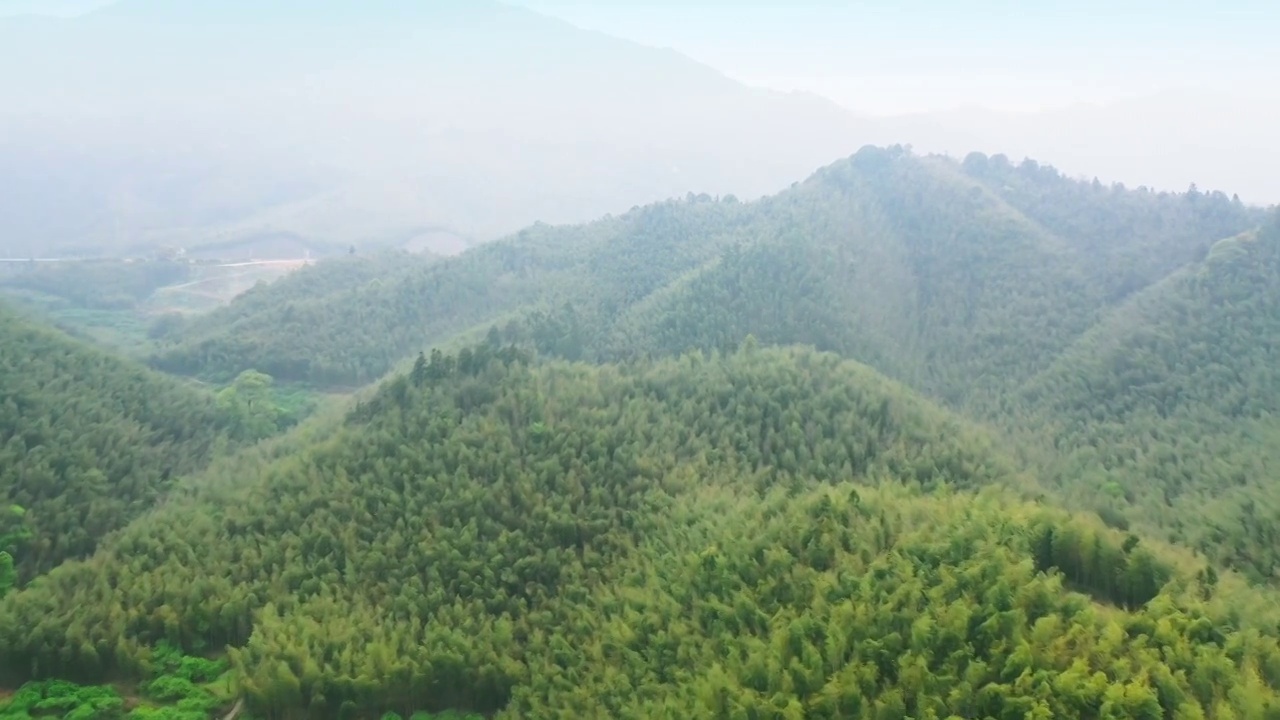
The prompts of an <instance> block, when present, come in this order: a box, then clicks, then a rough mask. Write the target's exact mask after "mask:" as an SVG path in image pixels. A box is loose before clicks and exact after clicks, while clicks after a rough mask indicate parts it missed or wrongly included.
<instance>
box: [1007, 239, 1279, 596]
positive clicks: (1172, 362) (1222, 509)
mask: <svg viewBox="0 0 1280 720" xmlns="http://www.w3.org/2000/svg"><path fill="white" fill-rule="evenodd" d="M1277 278H1280V214H1273V215H1272V217H1271V218H1270V219H1269V220H1268V221H1267V222H1266V224H1265V225H1264V226H1263V227H1262V228H1261V229H1260V230H1258V231H1254V232H1250V233H1246V234H1243V235H1240V236H1238V237H1234V238H1230V239H1226V240H1223V241H1221V242H1219V243H1217V244H1216V245H1214V247H1213V249H1212V250H1211V251H1210V252H1209V253H1208V255H1207V256H1206V257H1205V258H1204V259H1203V260H1202V261H1200V262H1197V263H1194V264H1191V265H1189V266H1187V267H1186V268H1184V269H1182V270H1179V271H1178V272H1176V273H1174V274H1172V275H1171V276H1170V277H1169V278H1167V279H1166V280H1164V281H1162V282H1160V283H1158V284H1156V285H1154V286H1152V287H1150V288H1148V289H1146V290H1144V291H1143V292H1141V293H1139V294H1138V295H1136V296H1135V297H1133V298H1132V299H1131V300H1130V301H1128V302H1126V303H1125V304H1123V305H1122V306H1121V307H1119V308H1117V309H1116V310H1114V311H1113V312H1112V313H1111V314H1109V315H1108V316H1107V317H1106V318H1105V319H1104V320H1103V321H1102V322H1100V323H1098V325H1097V326H1096V327H1095V328H1093V329H1091V330H1090V331H1089V333H1087V334H1086V335H1085V336H1083V337H1082V338H1080V340H1078V341H1077V342H1076V343H1075V344H1074V345H1073V346H1072V347H1071V348H1070V349H1068V350H1067V351H1066V352H1065V353H1063V355H1062V357H1061V358H1060V359H1059V360H1057V361H1056V362H1055V363H1054V365H1053V367H1051V368H1050V369H1048V370H1047V371H1046V372H1044V373H1043V374H1042V375H1040V376H1039V377H1037V378H1035V379H1034V380H1033V381H1031V382H1029V383H1028V384H1027V386H1026V387H1025V388H1024V389H1022V390H1021V391H1020V393H1019V394H1018V396H1017V400H1018V401H1019V402H1018V404H1019V406H1020V407H1022V408H1026V409H1028V410H1029V412H1028V415H1027V416H1026V417H1024V418H1023V422H1024V423H1025V424H1026V425H1027V426H1028V427H1033V428H1036V430H1037V432H1039V433H1041V434H1043V435H1044V436H1045V437H1046V438H1047V439H1048V441H1049V442H1050V443H1051V444H1052V446H1054V447H1056V448H1059V449H1060V451H1061V452H1060V457H1059V459H1058V460H1057V461H1056V462H1055V463H1054V464H1053V466H1052V467H1053V475H1054V477H1056V478H1057V482H1058V483H1059V484H1060V485H1062V486H1063V487H1064V489H1065V490H1066V492H1067V493H1069V494H1070V495H1072V496H1073V497H1075V498H1076V502H1078V503H1080V504H1082V505H1087V504H1090V503H1092V504H1094V505H1096V506H1097V507H1099V508H1104V509H1105V510H1106V511H1108V513H1109V514H1110V515H1111V516H1112V517H1114V518H1117V519H1124V521H1125V522H1128V521H1129V520H1132V521H1133V522H1134V524H1135V526H1141V527H1146V528H1152V527H1163V528H1165V529H1166V532H1167V534H1168V536H1169V538H1170V539H1172V540H1175V541H1178V542H1182V543H1185V544H1187V545H1190V546H1192V547H1195V548H1197V549H1198V550H1200V551H1201V552H1203V553H1204V554H1206V555H1207V556H1209V557H1214V558H1217V559H1218V560H1219V562H1221V563H1222V564H1223V565H1229V566H1232V567H1237V568H1240V569H1241V570H1242V571H1244V572H1245V573H1246V574H1247V575H1249V576H1250V577H1252V578H1253V579H1254V580H1256V581H1259V582H1265V581H1275V580H1276V579H1277V577H1278V572H1280V557H1278V556H1277V554H1276V544H1275V539H1276V538H1277V532H1280V506H1278V505H1277V504H1276V502H1275V499H1274V492H1273V491H1272V487H1271V482H1272V479H1273V478H1274V477H1275V473H1276V468H1277V467H1280V454H1277V448H1280V445H1278V444H1277V441H1280V420H1278V419H1277V418H1278V417H1280V377H1277V374H1276V373H1277V367H1280V358H1277V352H1280V349H1278V348H1280V326H1277V318H1280V283H1277Z"/></svg>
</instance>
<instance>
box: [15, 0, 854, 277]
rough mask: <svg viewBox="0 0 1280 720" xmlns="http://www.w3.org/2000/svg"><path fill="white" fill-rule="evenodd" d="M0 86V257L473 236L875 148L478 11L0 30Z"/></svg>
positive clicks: (285, 14)
mask: <svg viewBox="0 0 1280 720" xmlns="http://www.w3.org/2000/svg"><path fill="white" fill-rule="evenodd" d="M226 47H236V48H237V53H236V55H235V57H234V58H230V57H225V56H224V53H223V52H222V49H224V48H226ZM157 56H163V57H165V58H166V62H165V63H163V64H156V63H154V62H153V61H152V59H153V58H154V57H157ZM213 58H218V59H217V60H216V61H215V60H213ZM86 67H92V68H93V69H94V72H93V73H86V72H84V68H86ZM0 88H4V90H3V91H2V94H0V108H3V109H2V110H0V169H2V170H0V189H2V190H4V192H0V225H3V226H5V227H10V228H14V229H15V232H13V233H12V234H10V235H9V239H6V240H4V241H3V244H0V254H17V255H18V256H25V255H26V254H27V253H28V252H34V251H36V250H37V249H38V250H40V251H42V252H67V251H72V250H92V249H94V248H97V249H99V250H100V249H102V248H119V247H122V246H126V245H128V246H132V245H136V244H142V245H145V244H156V243H160V242H163V243H165V244H168V243H177V244H180V245H187V246H191V245H194V244H198V243H200V242H205V241H208V240H213V239H218V240H221V241H226V240H229V239H236V238H242V239H246V240H252V239H253V238H255V237H257V236H260V235H262V234H264V233H281V232H285V233H291V234H294V235H297V236H299V237H301V238H303V239H305V240H307V241H309V242H312V243H342V244H344V245H345V244H346V243H350V242H360V243H363V244H377V243H383V244H387V243H398V242H401V241H402V240H403V238H404V237H406V236H407V235H412V234H414V233H417V232H420V231H421V230H422V229H423V228H447V229H449V230H450V231H452V232H455V233H458V234H461V235H463V236H467V237H478V238H481V239H490V238H493V237H496V236H499V235H502V234H505V233H509V232H512V231H514V230H517V229H518V228H520V227H523V226H525V225H528V224H530V223H532V222H534V221H537V220H544V221H549V222H581V221H586V220H589V219H591V218H594V217H598V216H600V215H602V214H604V213H607V212H621V211H625V210H626V209H627V208H629V207H632V206H633V205H636V204H640V203H647V202H653V201H657V200H661V199H663V198H667V197H671V196H678V195H683V194H685V193H686V192H689V191H695V192H701V191H706V192H713V193H737V194H740V195H744V196H759V195H763V194H766V193H769V192H774V191H776V190H778V189H780V188H782V187H785V186H786V185H787V184H788V183H790V182H793V181H794V180H796V179H798V178H800V177H802V176H803V175H804V174H805V173H806V172H808V171H809V170H810V169H811V168H813V167H815V166H817V165H818V164H819V163H821V162H823V161H825V160H826V159H827V158H830V157H832V156H836V155H840V154H845V153H848V152H850V151H852V150H853V149H854V148H855V147H856V146H857V145H859V144H861V143H863V142H870V141H875V140H876V139H877V138H876V137H875V136H874V135H873V134H872V133H873V132H874V130H873V129H872V128H871V127H870V126H869V124H868V123H865V122H862V121H860V120H857V119H855V118H853V117H852V116H850V115H849V114H848V113H847V112H845V111H844V110H843V109H841V108H838V107H837V106H835V105H834V104H831V103H826V102H820V101H815V100H814V99H813V98H809V97H803V96H792V95H785V94H779V93H773V92H767V91H762V90H756V89H753V88H749V87H746V86H743V85H740V84H738V83H736V82H733V81H731V80H729V79H728V78H726V77H725V76H723V75H721V74H719V73H717V72H716V71H714V70H712V69H710V68H708V67H706V66H703V65H700V64H698V63H696V62H694V61H692V60H690V59H689V58H686V57H684V56H681V55H679V54H677V53H675V52H672V51H669V50H659V49H654V48H647V47H643V46H639V45H635V44H633V43H630V42H626V41H623V40H619V39H615V38H610V37H607V36H604V35H600V34H598V33H593V32H587V31H583V30H579V29H577V28H574V27H572V26H570V25H568V24H565V23H563V22H560V21H558V20H553V19H551V18H548V17H544V16H540V15H538V14H535V13H533V12H530V11H527V10H524V9H520V8H515V7H509V6H506V5H502V4H500V3H496V2H490V1H488V0H484V1H468V2H465V3H462V2H417V3H406V2H390V1H386V2H374V3H360V4H359V5H358V6H353V5H351V4H350V3H342V2H325V3H321V4H316V3H298V2H292V1H290V0H269V1H268V2H257V3H241V2H231V3H217V4H216V7H213V6H210V5H209V3H203V2H197V1H196V0H177V1H175V2H166V3H155V2H143V1H141V0H121V1H120V2H119V3H116V4H115V5H113V6H111V7H108V8H104V9H102V10H100V11H97V12H94V13H90V14H88V15H86V16H83V17H80V18H75V19H51V18H42V19H37V18H11V19H0ZM51 88H57V92H52V91H51V90H50V89H51ZM139 118H145V120H140V119H139Z"/></svg>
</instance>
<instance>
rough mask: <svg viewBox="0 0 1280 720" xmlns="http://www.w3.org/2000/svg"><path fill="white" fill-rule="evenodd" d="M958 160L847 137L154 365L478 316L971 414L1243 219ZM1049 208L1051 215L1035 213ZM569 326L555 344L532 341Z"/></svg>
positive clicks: (231, 367) (359, 368)
mask: <svg viewBox="0 0 1280 720" xmlns="http://www.w3.org/2000/svg"><path fill="white" fill-rule="evenodd" d="M991 164H993V165H997V166H998V163H991ZM969 166H972V162H971V163H969ZM965 168H966V166H963V165H960V164H958V163H955V162H952V161H950V160H946V159H944V158H935V157H927V158H923V157H917V156H913V155H911V154H909V153H907V152H905V151H903V150H902V149H900V148H889V149H878V148H864V149H863V150H862V151H860V152H858V153H857V154H856V155H854V156H853V157H851V158H849V159H847V160H843V161H841V162H838V163H835V164H833V165H831V166H829V167H827V168H824V169H823V170H821V171H819V172H818V173H816V174H814V175H813V176H812V177H811V178H809V179H808V180H807V181H806V182H804V183H800V184H798V185H797V186H795V187H793V188H792V189H790V190H788V191H786V192H784V193H781V194H779V195H777V196H774V197H770V198H767V199H765V200H762V201H759V202H754V203H741V202H738V201H736V200H733V199H727V200H721V201H715V200H713V199H711V198H709V197H705V196H700V197H690V198H687V199H686V200H685V201H683V202H668V203H663V204H660V205H655V206H650V207H646V208H642V209H638V210H635V211H632V212H630V213H628V214H626V215H624V216H621V217H617V218H608V219H605V220H602V221H599V222H596V223H593V224H590V225H585V226H576V227H547V226H536V227H534V228H530V229H529V230H526V231H524V232H522V233H520V234H518V235H516V236H513V237H511V238H508V239H507V240H504V241H500V242H497V243H494V244H491V245H489V246H485V247H481V248H477V249H475V250H472V251H470V252H468V253H465V254H464V255H462V256H460V257H457V258H453V259H449V260H447V261H443V262H440V263H439V264H437V265H434V266H432V267H429V268H425V269H412V268H410V269H406V271H405V273H404V274H403V275H398V276H394V275H393V276H389V277H387V278H384V279H383V280H382V282H381V283H379V285H378V286H377V287H373V286H372V285H371V286H366V287H364V288H361V289H360V290H358V291H355V292H353V293H351V294H347V295H343V296H342V297H341V298H338V297H334V298H332V299H331V300H330V301H329V302H321V303H316V304H311V305H308V307H307V314H306V316H305V317H304V318H296V319H289V318H286V317H285V316H284V309H283V308H284V305H285V304H286V303H287V302H288V296H287V294H285V293H283V292H281V293H280V294H279V295H275V297H276V298H277V302H276V303H274V304H275V307H272V308H267V309H265V311H264V312H261V313H258V314H254V315H242V316H240V319H239V320H237V321H235V322H234V323H232V322H230V321H229V319H230V317H231V314H232V313H233V312H236V311H235V310H234V309H233V308H235V305H234V304H233V305H232V309H228V310H227V311H224V312H222V313H219V314H214V315H210V316H209V317H208V318H206V319H205V320H202V321H199V322H198V323H196V324H195V325H193V327H192V328H190V329H189V331H188V332H186V333H184V334H182V335H179V336H178V337H176V338H175V345H174V346H173V347H170V348H167V349H165V350H164V351H163V352H162V353H161V354H160V355H159V356H158V358H157V364H158V366H159V367H162V368H164V369H166V370H170V371H175V372H183V373H196V374H206V375H210V374H217V373H221V374H227V373H234V372H236V371H238V370H240V369H243V368H245V367H258V368H265V367H267V366H268V365H269V364H272V363H274V365H272V367H273V368H274V370H275V371H274V372H272V374H273V375H282V376H287V377H292V378H300V379H307V380H310V381H312V382H357V381H362V380H368V379H371V378H373V377H377V376H378V375H380V374H381V373H382V372H385V371H386V370H387V369H388V368H390V367H391V364H392V363H393V362H395V360H396V359H398V358H403V357H405V356H409V355H411V354H412V353H414V352H416V351H417V350H420V349H422V348H423V347H425V346H427V345H429V344H431V343H433V342H439V341H441V340H444V339H446V338H447V337H448V336H450V335H451V334H453V333H456V332H459V331H461V330H463V329H466V328H468V327H471V326H474V325H476V324H481V323H486V324H493V323H497V324H499V325H500V326H502V327H503V328H504V331H507V332H508V337H513V338H514V337H531V336H534V335H538V336H541V337H544V342H541V344H540V349H542V350H543V351H552V352H561V353H569V354H568V356H569V357H597V358H618V357H630V356H634V355H637V354H651V353H657V354H671V353H675V352H679V351H681V350H683V349H685V348H708V347H726V346H729V345H731V344H732V343H736V342H739V341H741V339H742V338H743V337H744V336H745V335H746V334H747V333H754V334H756V335H757V337H758V338H759V339H760V340H761V341H763V342H766V343H790V342H802V343H809V344H813V345H816V346H817V347H819V348H821V349H827V350H833V351H838V352H841V353H843V354H845V355H847V356H849V357H853V358H856V359H859V360H862V361H864V362H868V363H871V364H873V365H874V366H875V367H877V368H878V369H881V370H882V371H884V372H886V373H888V374H890V375H892V376H894V377H896V378H898V379H901V380H904V381H906V382H908V383H910V384H912V385H913V386H915V387H917V388H919V389H923V390H925V391H926V392H928V393H930V394H932V395H934V396H936V397H939V398H942V399H944V400H945V401H947V402H948V403H951V404H954V405H979V404H981V405H983V406H989V405H991V404H993V403H995V402H996V399H997V398H998V397H1000V396H1001V393H1003V392H1005V391H1006V390H1008V389H1010V388H1011V387H1013V386H1015V385H1016V384H1017V383H1019V382H1022V381H1025V380H1027V379H1030V378H1031V377H1032V376H1034V375H1035V374H1036V373H1038V372H1041V371H1043V370H1045V369H1047V368H1048V367H1049V365H1050V364H1051V363H1052V362H1053V360H1054V359H1055V358H1056V357H1057V355H1058V354H1059V353H1061V352H1062V351H1063V350H1065V349H1066V348H1067V347H1069V346H1070V344H1071V343H1072V342H1074V341H1075V340H1076V339H1078V338H1079V337H1080V336H1081V335H1082V334H1083V333H1084V332H1085V331H1086V330H1088V328H1089V327H1091V326H1092V325H1093V324H1094V323H1095V322H1097V320H1098V319H1099V318H1101V317H1102V315H1103V314H1104V312H1105V311H1106V310H1107V309H1108V308H1110V307H1113V306H1115V305H1116V304H1117V303H1119V302H1120V301H1122V300H1123V298H1124V297H1125V296H1126V295H1127V294H1129V293H1131V292H1133V291H1134V290H1137V289H1140V288H1141V287H1144V286H1145V285H1147V284H1150V283H1151V282H1154V281H1155V280H1158V279H1159V278H1161V277H1163V276H1164V275H1166V274H1167V273H1168V272H1170V271H1171V270H1173V269H1174V268H1176V267H1178V266H1179V265H1180V264H1181V263H1183V262H1186V261H1187V260H1190V259H1193V258H1195V257H1197V256H1198V254H1202V253H1203V251H1204V249H1205V248H1207V247H1208V245H1209V244H1210V243H1212V242H1214V241H1216V240H1218V239H1221V238H1223V237H1227V236H1230V235H1234V234H1236V233H1239V232H1241V231H1243V230H1245V229H1247V228H1249V227H1252V226H1253V225H1254V224H1255V223H1256V222H1257V220H1258V218H1259V217H1260V213H1259V212H1258V211H1255V210H1253V209H1250V208H1246V207H1243V206H1241V205H1239V204H1236V203H1232V202H1231V201H1229V200H1227V199H1226V198H1225V197H1224V196H1217V195H1215V196H1205V195H1197V196H1191V195H1171V194H1161V195H1157V194H1152V193H1141V192H1137V191H1121V190H1110V189H1108V190H1095V189H1093V188H1092V187H1091V186H1090V185H1089V184H1086V183H1080V182H1077V181H1070V180H1066V179H1065V178H1062V177H1061V176H1059V175H1057V174H1056V173H1052V172H1051V171H1047V170H1041V169H1040V168H1039V166H1035V165H1034V164H1030V165H1024V166H1023V168H1020V169H1008V170H1004V171H991V172H989V173H988V174H987V175H981V176H979V174H975V173H970V172H966V169H965ZM997 170H998V167H997ZM1010 174H1017V175H1018V176H1019V177H1021V178H1022V179H1021V180H1017V179H1014V178H1011V177H1008V175H1010ZM1059 201H1061V202H1062V203H1064V204H1065V205H1066V206H1068V207H1072V208H1074V212H1072V214H1071V215H1070V216H1069V217H1066V218H1064V217H1062V216H1060V215H1055V214H1054V211H1053V210H1052V208H1053V207H1054V206H1055V203H1057V202H1059ZM1020 207H1022V208H1026V209H1027V212H1026V213H1024V212H1022V211H1021V210H1020V209H1019V208H1020ZM264 292H265V293H271V292H272V291H271V289H270V288H268V289H266V290H264ZM566 305H567V307H566ZM695 309H696V310H695ZM548 316H549V317H548ZM521 318H525V319H524V320H521ZM573 327H576V328H577V330H571V329H570V328H573ZM571 332H572V333H575V340H574V341H573V342H571V343H566V342H563V341H561V340H552V339H551V338H552V336H555V335H557V333H559V334H560V335H564V334H566V333H571ZM269 372H270V371H269Z"/></svg>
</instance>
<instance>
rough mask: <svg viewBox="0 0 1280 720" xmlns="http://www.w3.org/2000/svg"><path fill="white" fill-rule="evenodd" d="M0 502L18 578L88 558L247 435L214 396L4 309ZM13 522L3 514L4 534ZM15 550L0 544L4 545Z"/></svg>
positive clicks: (0, 314) (0, 324)
mask: <svg viewBox="0 0 1280 720" xmlns="http://www.w3.org/2000/svg"><path fill="white" fill-rule="evenodd" d="M0 397H2V398H3V400H0V506H3V507H5V508H8V507H10V506H17V507H19V508H21V509H22V510H23V511H24V512H23V513H22V514H21V515H20V516H16V517H17V518H18V520H17V521H20V524H21V529H22V534H23V535H24V536H26V539H25V541H24V542H22V543H21V544H20V545H19V546H18V547H17V548H16V553H15V554H14V557H16V558H17V568H18V570H19V575H20V577H21V578H24V579H26V578H31V577H34V576H35V575H37V574H39V573H41V572H43V571H45V570H48V569H50V568H52V567H54V566H56V565H58V564H59V563H61V562H62V561H64V560H66V559H68V558H76V557H82V556H85V555H87V554H89V553H91V552H92V551H93V550H94V548H95V547H96V546H97V544H98V543H99V542H100V541H101V540H102V538H103V537H105V536H107V535H108V534H110V533H111V532H114V531H116V530H118V529H120V528H122V527H124V526H125V525H127V524H128V523H129V521H131V520H132V519H134V518H136V517H138V516H139V515H141V514H143V513H144V512H145V511H146V510H147V509H148V508H150V507H152V506H154V505H155V504H157V503H158V502H159V501H160V500H161V498H162V497H163V496H164V495H165V493H166V491H167V490H168V488H170V487H171V486H172V484H173V483H174V482H175V481H176V480H177V478H178V477H179V476H181V475H183V474H185V473H190V472H193V471H196V470H198V469H200V468H202V467H204V465H205V464H207V463H208V462H209V460H210V459H211V458H212V457H213V456H214V455H215V454H216V453H217V452H219V450H220V449H221V448H226V447H227V446H229V445H233V444H235V443H238V442H241V441H243V440H246V439H252V438H247V437H246V436H245V434H244V432H243V431H244V430H245V429H246V428H244V427H243V426H242V425H241V424H240V420H241V419H242V418H241V417H239V416H238V415H237V414H236V412H235V408H234V407H231V406H227V405H220V404H219V403H218V402H217V400H216V399H215V397H214V395H213V394H212V393H208V392H204V391H201V390H198V389H194V388H192V387H190V386H189V385H186V384H184V383H180V382H178V381H176V380H174V379H172V378H168V377H165V376H163V375H160V374H158V373H154V372H151V371H149V370H146V369H145V368H143V367H142V366H140V365H135V364H132V363H129V362H127V361H124V360H121V359H118V358H116V357H114V356H112V355H109V354H107V353H105V352H102V351H99V350H96V349H94V348H92V347H90V346H88V345H84V344H81V343H79V342H77V341H74V340H72V339H71V338H68V337H66V336H64V335H62V334H60V333H58V332H56V331H53V330H50V329H47V328H43V327H40V326H38V325H35V324H33V323H30V322H28V321H26V320H23V319H21V318H19V317H18V316H16V315H15V314H13V313H12V312H11V311H10V310H8V309H7V308H4V307H0ZM11 521H15V520H14V518H11V517H9V516H7V515H6V516H5V518H4V519H3V520H0V537H4V536H7V535H8V532H9V531H11V530H13V529H12V528H8V527H5V526H4V524H5V523H9V522H11ZM8 549H11V548H0V550H8Z"/></svg>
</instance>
